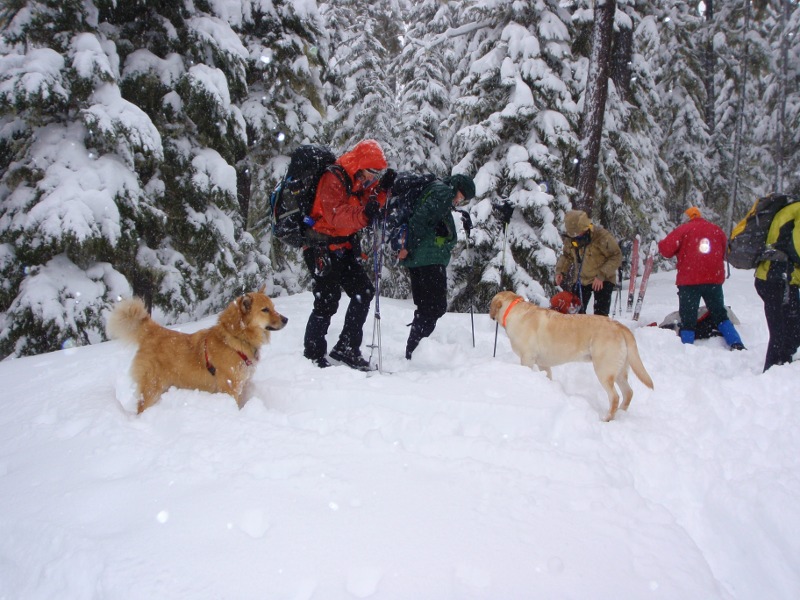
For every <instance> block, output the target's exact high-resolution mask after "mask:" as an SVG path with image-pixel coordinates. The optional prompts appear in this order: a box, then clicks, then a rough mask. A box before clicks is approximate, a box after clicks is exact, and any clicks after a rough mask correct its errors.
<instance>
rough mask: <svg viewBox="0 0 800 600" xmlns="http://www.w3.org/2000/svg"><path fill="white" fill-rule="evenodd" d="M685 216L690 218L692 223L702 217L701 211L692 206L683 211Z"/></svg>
mask: <svg viewBox="0 0 800 600" xmlns="http://www.w3.org/2000/svg"><path fill="white" fill-rule="evenodd" d="M683 214H685V215H686V216H687V217H689V220H690V221H691V220H693V219H696V218H698V217H701V216H702V215H701V214H700V209H699V208H697V207H696V206H690V207H689V208H687V209H686V210H685V211H683Z"/></svg>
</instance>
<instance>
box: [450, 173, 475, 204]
mask: <svg viewBox="0 0 800 600" xmlns="http://www.w3.org/2000/svg"><path fill="white" fill-rule="evenodd" d="M443 181H444V183H446V184H447V185H449V186H450V187H451V188H453V189H454V190H456V191H459V192H461V193H462V194H464V200H472V199H473V198H474V197H475V182H474V181H473V180H472V177H469V176H467V175H461V174H457V175H453V176H452V177H447V178H446V179H444V180H443Z"/></svg>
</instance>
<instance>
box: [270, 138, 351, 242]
mask: <svg viewBox="0 0 800 600" xmlns="http://www.w3.org/2000/svg"><path fill="white" fill-rule="evenodd" d="M335 162H336V155H335V154H334V153H333V151H332V150H331V149H330V148H328V147H327V146H319V145H315V144H307V145H304V146H300V147H299V148H297V149H296V150H295V151H294V152H292V154H291V156H290V159H289V168H288V169H287V170H286V175H285V176H284V177H283V179H281V181H280V182H279V183H278V185H277V186H275V190H274V191H273V192H272V194H271V195H270V206H271V208H272V232H273V234H274V235H275V237H277V238H278V239H279V240H281V241H283V242H285V243H286V244H288V245H290V246H293V247H295V248H302V247H303V246H305V245H306V244H307V243H308V235H307V234H308V229H309V228H310V227H311V226H312V225H313V224H314V221H313V219H311V217H310V216H309V213H310V212H311V208H312V206H313V205H314V197H315V196H316V194H317V184H318V183H319V179H320V177H322V175H323V174H324V173H325V172H326V171H331V172H333V173H335V174H336V175H337V176H338V177H339V179H341V180H342V182H343V183H344V184H345V186H346V187H347V189H348V190H349V189H350V187H351V186H350V178H349V177H348V176H347V173H346V172H345V171H344V169H343V168H342V167H339V166H338V165H335V164H334V163H335Z"/></svg>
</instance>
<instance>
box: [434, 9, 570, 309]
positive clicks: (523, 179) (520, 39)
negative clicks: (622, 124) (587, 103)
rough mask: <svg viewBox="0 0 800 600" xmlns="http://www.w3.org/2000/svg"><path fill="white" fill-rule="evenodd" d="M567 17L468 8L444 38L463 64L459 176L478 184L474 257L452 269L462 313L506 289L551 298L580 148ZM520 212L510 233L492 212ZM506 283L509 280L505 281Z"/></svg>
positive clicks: (455, 125) (455, 124)
mask: <svg viewBox="0 0 800 600" xmlns="http://www.w3.org/2000/svg"><path fill="white" fill-rule="evenodd" d="M569 20H570V15H569V14H568V13H567V12H566V11H564V10H563V9H562V8H561V7H560V3H559V2H556V1H553V2H549V1H548V2H536V3H511V4H509V3H506V2H502V1H497V2H486V1H481V2H478V1H474V2H473V1H468V2H464V3H463V5H462V7H461V10H460V12H459V16H458V21H457V23H456V28H454V29H453V30H451V31H450V32H449V33H448V34H447V35H448V36H449V37H450V38H451V39H452V43H453V47H454V53H455V55H456V56H458V57H461V60H460V62H459V64H458V66H457V69H456V76H457V77H458V79H457V81H458V89H457V100H456V102H455V105H454V111H453V114H452V115H451V117H450V118H449V119H448V123H447V125H448V127H450V128H451V129H453V130H454V131H456V132H457V133H456V134H455V137H454V139H453V142H452V155H453V159H454V162H456V164H455V165H454V167H453V172H454V173H466V174H469V175H472V176H474V177H475V180H476V185H477V190H478V197H477V198H476V199H475V200H474V201H473V202H472V204H471V206H470V207H469V209H470V212H471V214H472V220H473V222H474V224H475V228H474V230H473V233H472V236H473V239H472V243H471V246H470V249H469V250H468V251H463V246H461V249H462V251H461V252H459V251H458V250H457V251H456V256H455V258H454V260H453V262H452V263H451V277H452V279H453V284H454V290H455V298H454V301H453V303H452V306H453V308H455V309H456V310H467V309H468V308H469V305H470V304H471V303H474V304H475V306H479V307H481V308H485V307H486V306H488V303H489V300H490V299H491V297H492V296H493V294H494V293H496V292H497V291H498V289H500V288H510V289H514V290H516V291H518V292H519V293H522V294H526V295H527V296H529V297H531V298H538V299H540V300H543V299H545V298H546V297H547V296H549V294H550V292H551V291H552V287H551V284H550V282H551V279H552V277H551V273H552V269H553V267H554V265H555V261H556V258H557V254H558V252H559V251H560V248H561V238H560V234H559V229H558V228H559V224H560V222H561V219H562V217H563V211H564V210H565V209H566V208H567V207H568V198H569V188H568V186H567V185H566V183H565V181H566V177H565V171H564V169H565V163H566V162H567V157H569V156H570V155H573V156H574V153H575V148H576V144H577V135H576V125H577V119H578V112H577V105H576V104H575V102H574V101H573V98H572V95H571V93H570V88H571V85H570V83H568V82H567V81H565V79H567V80H568V79H569V78H570V77H571V70H570V66H569V65H570V62H571V60H572V57H571V52H570V25H569ZM503 203H509V204H510V205H511V206H512V207H514V209H515V210H514V216H513V218H512V220H511V223H510V225H509V227H508V228H507V230H506V229H505V228H504V227H503V225H502V222H501V220H500V219H499V218H498V213H497V211H496V210H494V208H495V207H496V206H498V205H501V204H503ZM501 276H502V277H501Z"/></svg>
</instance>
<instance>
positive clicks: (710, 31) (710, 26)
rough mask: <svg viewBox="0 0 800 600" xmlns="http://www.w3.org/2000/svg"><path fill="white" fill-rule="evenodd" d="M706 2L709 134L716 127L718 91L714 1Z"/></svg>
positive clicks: (707, 113) (707, 121)
mask: <svg viewBox="0 0 800 600" xmlns="http://www.w3.org/2000/svg"><path fill="white" fill-rule="evenodd" d="M705 2H706V38H707V39H706V51H705V56H704V57H703V70H704V74H703V82H704V84H705V88H706V110H705V112H706V115H705V117H706V127H707V128H708V131H709V133H712V132H713V131H714V127H715V126H716V115H715V114H714V106H715V105H716V100H717V98H716V91H715V90H714V75H715V74H716V63H717V54H716V52H714V0H705Z"/></svg>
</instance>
